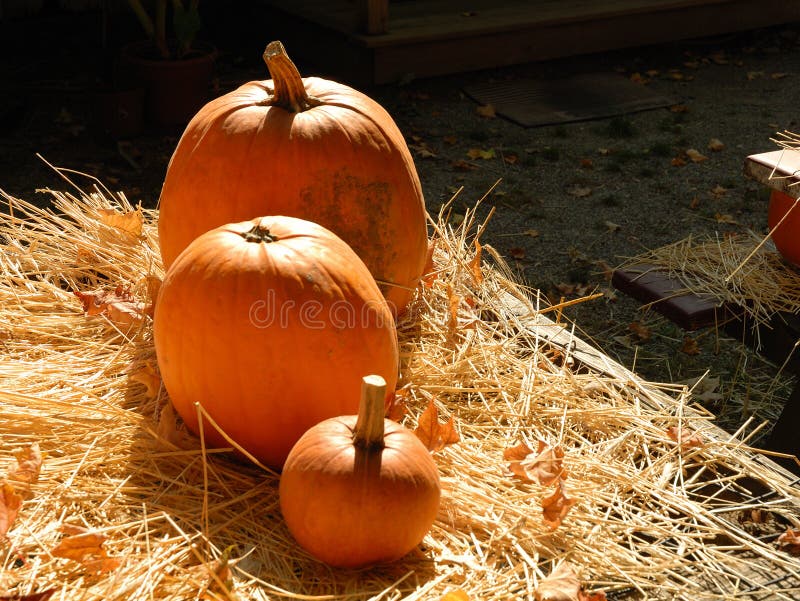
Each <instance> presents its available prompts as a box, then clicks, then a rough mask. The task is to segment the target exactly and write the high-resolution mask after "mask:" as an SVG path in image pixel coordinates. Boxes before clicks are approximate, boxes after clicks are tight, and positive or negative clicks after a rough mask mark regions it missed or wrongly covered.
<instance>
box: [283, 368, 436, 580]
mask: <svg viewBox="0 0 800 601" xmlns="http://www.w3.org/2000/svg"><path fill="white" fill-rule="evenodd" d="M384 389H385V382H384V381H383V379H382V378H380V377H379V376H375V375H372V376H367V377H365V378H364V384H363V393H362V395H363V396H362V402H361V406H360V407H359V411H358V415H357V416H356V415H350V416H342V417H334V418H331V419H328V420H325V421H324V422H321V423H319V424H317V425H316V426H314V427H313V428H311V429H310V430H309V431H308V432H306V433H305V434H304V435H303V437H302V438H301V439H300V440H298V441H297V444H295V446H294V447H293V448H292V450H291V452H290V453H289V457H288V458H287V459H286V464H285V465H284V469H283V474H281V480H280V485H279V493H280V506H281V512H282V513H283V517H284V519H285V520H286V525H287V526H288V528H289V531H290V532H291V533H292V535H293V536H294V538H295V540H296V541H297V542H298V543H299V544H300V546H302V547H303V548H305V549H306V551H308V552H309V553H311V554H312V555H313V556H314V557H316V558H317V559H319V560H321V561H324V562H325V563H328V564H330V565H332V566H336V567H344V568H358V567H366V566H369V565H372V564H377V563H385V562H389V561H394V560H396V559H399V558H401V557H402V556H403V555H405V554H407V553H408V552H409V551H411V550H412V549H413V548H414V547H416V546H417V545H418V544H419V543H420V541H422V539H423V538H424V537H425V534H426V533H427V532H428V530H429V529H430V527H431V525H432V524H433V522H434V520H435V519H436V514H437V513H438V510H439V497H440V495H441V491H440V484H439V473H438V470H437V468H436V464H435V463H434V461H433V459H432V458H431V456H430V453H429V452H428V449H427V448H426V447H425V445H423V444H422V442H420V440H419V439H418V438H417V436H416V435H415V434H414V433H413V432H411V431H410V430H408V429H406V428H404V427H403V426H401V425H400V424H398V423H397V422H393V421H391V420H388V419H384V417H383V396H384Z"/></svg>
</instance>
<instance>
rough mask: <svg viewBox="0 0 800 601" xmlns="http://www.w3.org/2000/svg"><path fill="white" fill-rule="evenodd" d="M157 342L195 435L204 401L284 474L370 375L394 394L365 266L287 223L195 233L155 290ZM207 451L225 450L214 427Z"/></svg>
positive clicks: (391, 328)
mask: <svg viewBox="0 0 800 601" xmlns="http://www.w3.org/2000/svg"><path fill="white" fill-rule="evenodd" d="M153 336H154V339H155V349H156V356H157V359H158V366H159V369H160V372H161V377H162V379H163V382H164V386H165V388H166V390H167V392H168V393H169V397H170V400H171V401H172V404H173V405H174V407H175V410H176V411H177V413H178V414H179V415H180V416H181V417H182V418H183V420H184V421H185V422H186V424H187V426H188V428H189V429H190V430H192V431H193V432H195V433H198V432H199V425H198V416H197V407H196V406H195V403H200V404H201V405H202V407H203V408H204V409H205V411H206V412H207V413H208V414H209V416H210V417H211V418H212V419H213V420H214V421H215V422H216V423H217V424H218V425H219V427H220V428H221V429H222V430H223V431H224V432H225V433H226V434H227V435H228V436H229V437H231V438H232V439H233V440H234V441H236V442H237V443H238V444H239V445H241V446H242V447H243V448H244V449H245V450H247V451H248V452H249V453H251V454H252V455H254V456H255V457H256V458H257V459H258V460H260V461H261V462H263V463H265V464H266V465H269V466H270V467H273V468H275V469H280V468H281V467H282V466H283V462H284V460H285V459H286V455H287V454H288V453H289V450H290V449H291V448H292V445H294V443H295V442H297V440H298V439H299V438H300V436H301V435H302V434H303V433H304V432H305V431H306V430H307V429H308V428H310V427H311V426H312V425H314V424H316V423H318V422H320V421H322V420H324V419H327V418H329V417H332V416H336V415H343V414H349V413H353V412H355V411H356V410H357V408H358V403H359V398H360V389H361V379H362V376H363V374H364V373H365V372H368V373H376V374H380V375H381V376H382V377H384V378H385V379H386V381H387V384H388V390H389V391H390V392H392V391H393V390H394V387H395V383H396V380H397V369H398V348H397V333H396V330H395V325H394V319H393V317H392V314H391V312H390V311H389V308H388V307H387V305H386V302H385V301H384V299H383V297H382V296H381V293H380V291H379V290H378V287H377V285H376V284H375V281H374V280H373V279H372V276H371V275H370V273H369V271H368V270H367V268H366V266H365V265H364V264H363V262H361V260H360V259H359V258H358V257H357V256H356V254H355V253H354V252H353V251H352V249H351V248H350V247H349V246H347V244H345V243H344V242H343V241H342V240H341V239H339V238H338V237H337V236H336V235H334V234H333V233H332V232H330V231H328V230H326V229H324V228H323V227H321V226H319V225H317V224H315V223H311V222H309V221H304V220H301V219H296V218H292V217H280V216H277V217H261V218H258V219H255V220H252V221H246V222H242V223H235V224H228V225H224V226H222V227H220V228H217V229H214V230H211V231H209V232H207V233H205V234H203V235H202V236H199V237H198V238H196V239H195V240H194V241H193V242H192V243H191V244H190V245H189V246H188V247H187V248H186V249H185V250H184V251H183V252H182V253H181V254H180V255H179V256H178V258H177V259H176V260H175V261H174V262H173V264H172V266H171V267H170V269H169V271H168V272H167V274H166V276H165V278H164V282H163V284H162V286H161V289H160V291H159V296H158V301H157V303H156V308H155V316H154V325H153ZM204 434H205V440H206V443H207V444H208V445H209V446H217V447H219V446H229V443H228V442H226V441H225V438H224V437H223V436H222V435H221V434H220V433H219V432H218V431H216V430H215V429H214V428H213V427H212V426H211V425H210V424H209V423H205V425H204Z"/></svg>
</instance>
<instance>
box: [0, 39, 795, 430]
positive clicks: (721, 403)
mask: <svg viewBox="0 0 800 601" xmlns="http://www.w3.org/2000/svg"><path fill="white" fill-rule="evenodd" d="M85 50H86V48H84V51H85ZM288 50H289V53H290V54H291V48H289V49H288ZM257 58H258V57H254V60H250V59H249V58H243V57H241V56H239V55H237V54H236V52H223V53H222V54H221V56H220V62H219V65H218V75H219V80H218V87H219V90H220V92H224V91H227V89H230V88H232V87H234V86H235V85H237V84H238V83H241V82H244V81H247V80H249V79H261V78H264V77H265V73H264V69H263V68H262V66H261V65H260V64H259V63H258V61H257ZM84 59H85V60H88V59H87V58H86V56H85V55H83V56H82V57H79V58H76V57H75V56H71V55H69V53H62V54H58V55H52V54H50V55H42V56H35V55H31V56H29V57H28V61H27V62H26V61H18V60H16V59H15V60H13V61H11V62H10V63H9V60H10V59H9V58H8V57H6V58H5V59H3V60H4V61H6V63H7V64H6V65H4V66H5V67H6V68H7V69H8V72H9V74H10V75H9V79H8V80H7V82H6V85H11V86H12V87H14V86H16V90H17V93H15V94H13V95H8V94H7V95H5V97H4V99H3V100H2V102H0V109H1V110H0V117H1V119H0V128H2V129H0V131H2V132H3V135H2V137H1V138H0V156H2V157H3V158H2V160H0V188H2V189H4V190H5V191H6V192H8V193H10V194H12V195H15V196H19V197H23V198H26V199H28V200H35V199H36V198H39V199H41V201H42V202H47V197H46V195H40V194H38V193H37V192H36V190H37V189H38V188H43V187H47V186H51V187H56V188H59V189H64V188H65V184H64V182H62V181H60V180H59V179H58V178H57V177H55V175H54V173H53V172H52V170H50V169H49V168H48V167H47V166H46V165H45V164H44V163H43V162H42V161H41V160H39V159H38V158H36V156H35V153H37V152H38V153H41V154H42V155H44V156H45V158H46V159H47V160H48V161H50V162H51V163H53V164H55V165H59V166H62V167H68V168H72V169H77V170H81V171H84V172H88V173H91V174H94V175H96V176H97V177H99V178H100V179H101V180H102V181H103V182H104V183H106V184H107V185H108V186H109V187H111V188H116V189H121V190H123V191H124V192H125V193H126V194H127V195H128V197H129V199H131V200H134V201H139V200H141V201H142V203H143V204H144V205H145V206H155V203H156V201H157V198H158V194H159V190H160V186H161V182H162V181H163V176H164V172H165V169H166V164H167V161H168V160H169V156H170V154H171V152H172V149H173V148H174V146H175V144H176V142H177V139H178V135H179V133H180V132H169V133H167V134H164V133H163V132H162V133H156V132H150V133H148V134H146V135H143V136H141V137H138V138H135V139H133V140H130V141H127V142H125V143H123V144H122V145H121V146H118V145H117V144H114V143H111V142H107V141H103V140H100V139H98V138H97V137H96V136H94V135H92V128H91V117H92V112H91V106H90V104H89V103H88V102H87V98H86V96H85V94H82V93H81V90H82V89H85V84H86V82H87V78H89V77H90V76H89V75H87V72H88V71H87V63H86V62H85V60H84ZM82 61H83V62H82ZM300 66H301V69H302V70H303V72H304V73H305V74H314V71H313V66H303V65H300ZM591 71H617V72H620V73H622V74H624V75H626V76H628V77H632V78H634V79H636V80H637V81H641V82H642V85H647V86H649V87H650V88H652V89H653V90H654V91H657V92H658V93H660V94H663V95H665V96H669V97H671V98H674V99H675V100H676V106H677V107H678V108H676V107H672V108H671V109H667V108H665V109H658V110H651V111H646V112H641V113H637V114H632V115H627V116H624V117H618V118H611V119H604V120H597V121H586V122H581V123H571V124H566V125H557V126H547V127H539V128H531V129H526V128H523V127H520V126H518V125H515V124H514V123H511V122H509V121H506V120H504V119H502V118H500V117H493V118H492V117H485V116H482V115H481V114H480V112H479V111H478V110H477V108H478V107H477V105H476V104H475V103H474V102H473V101H472V100H470V99H469V98H468V97H466V95H465V94H464V93H463V91H462V89H463V87H464V86H466V85H468V84H469V83H474V82H484V81H487V80H490V79H493V78H494V79H502V78H516V77H541V78H548V77H556V76H563V75H566V74H569V73H576V72H591ZM9 82H10V83H9ZM365 91H367V92H368V93H369V94H370V95H372V96H373V97H374V98H376V99H377V100H378V101H380V102H381V103H382V104H383V105H384V106H385V107H386V108H387V109H388V110H389V112H390V113H391V114H392V115H393V116H394V118H395V120H396V121H397V123H398V125H399V126H400V128H401V130H402V131H403V132H404V133H405V135H406V136H407V140H408V142H409V144H410V145H411V146H412V148H413V152H414V154H415V159H416V163H417V168H418V171H419V174H420V178H421V181H422V184H423V189H424V192H425V195H426V199H427V203H428V207H429V211H430V212H431V213H432V214H436V213H438V211H439V209H440V208H441V207H442V205H443V204H445V203H446V202H448V201H449V200H450V199H451V198H452V197H453V195H454V194H455V193H456V192H457V191H459V190H460V192H459V193H458V196H457V197H456V198H455V200H454V201H453V203H452V210H453V214H454V218H458V215H461V214H463V212H464V211H465V210H467V209H471V208H474V207H475V206H476V204H477V203H478V201H479V199H481V198H484V197H485V198H484V200H483V201H482V202H481V204H480V206H479V208H478V213H479V215H480V216H485V215H487V214H488V212H489V211H490V210H491V209H494V214H493V217H492V219H491V220H490V222H489V227H488V229H487V230H486V232H485V234H484V235H483V238H482V242H483V243H484V244H491V245H492V246H494V247H495V248H497V249H498V250H499V251H500V252H501V253H502V254H503V255H504V256H506V257H507V258H508V260H509V261H510V263H511V264H512V266H513V267H514V268H515V269H516V270H517V271H518V273H519V275H520V278H522V279H523V280H524V281H525V282H526V283H527V284H529V285H530V286H531V287H532V288H535V289H539V290H541V291H542V293H543V294H545V295H547V296H548V297H549V298H550V299H552V300H556V301H557V300H558V299H559V298H561V297H565V298H567V299H570V298H580V297H582V296H585V295H586V294H589V293H591V292H596V291H599V292H603V294H604V296H603V297H602V298H600V299H597V300H593V301H590V302H585V303H581V304H578V305H575V306H573V307H570V308H568V309H567V310H566V311H565V316H566V317H567V318H568V319H570V320H574V321H575V322H576V323H577V325H578V327H579V328H580V329H581V330H582V331H583V336H584V337H586V338H587V339H590V340H592V341H593V342H594V343H595V344H596V345H597V346H598V347H599V348H601V349H602V350H604V351H605V352H606V353H608V354H609V355H611V356H612V357H614V358H616V359H618V360H619V361H620V362H621V363H623V364H624V365H626V366H628V367H633V368H634V369H635V370H637V371H638V372H639V373H640V374H641V375H642V376H643V377H645V378H647V379H650V380H652V381H655V382H672V381H682V380H685V379H689V378H694V377H698V376H700V375H702V374H703V373H704V372H705V371H706V370H709V372H710V376H711V378H713V380H710V381H712V382H713V383H714V386H711V387H710V388H711V389H710V390H708V391H707V394H705V395H704V399H703V402H704V403H706V404H707V405H708V407H709V408H710V409H711V410H712V411H714V412H715V413H718V414H720V424H721V425H723V426H724V427H726V428H729V429H735V428H737V427H738V425H739V424H740V423H742V422H743V420H745V419H747V417H749V416H751V415H753V414H755V416H756V417H757V418H769V417H771V416H774V415H775V414H776V413H777V412H778V411H779V410H780V407H781V403H782V402H783V400H785V398H786V396H787V395H788V390H789V386H790V385H791V383H792V382H791V379H790V378H788V377H783V376H778V375H777V374H778V371H777V370H776V368H775V367H774V366H771V365H769V364H768V363H766V362H765V361H763V360H762V359H761V358H760V357H759V356H758V355H755V354H753V353H752V352H750V351H749V350H748V349H746V348H745V347H743V346H742V345H740V344H738V343H736V342H735V341H733V340H729V339H725V338H724V337H723V338H720V337H718V336H717V335H716V333H714V332H709V331H705V332H701V333H698V334H694V336H696V338H697V340H698V343H699V348H700V353H699V354H697V355H687V354H685V353H683V352H681V351H680V348H681V346H682V344H683V339H684V335H685V332H682V331H681V330H679V329H677V328H676V327H675V326H673V325H672V324H670V323H669V322H667V321H666V320H664V319H662V318H659V317H658V316H657V315H654V314H651V313H646V314H645V313H642V312H641V311H640V309H639V306H638V305H637V304H636V303H635V302H633V301H631V300H630V299H628V298H625V297H622V296H620V295H619V294H618V293H615V292H614V291H613V289H612V288H611V287H610V282H609V275H610V268H612V267H614V266H617V265H619V264H620V263H621V262H622V261H623V260H624V259H625V258H626V257H631V256H635V255H638V254H640V253H641V252H643V251H644V250H646V249H653V248H657V247H659V246H662V245H664V244H669V243H672V242H675V241H677V240H680V239H683V238H685V237H686V236H689V235H690V234H691V235H696V236H706V235H715V234H718V233H719V234H724V233H725V232H742V231H745V230H747V229H751V230H753V231H755V232H758V233H763V232H765V231H766V213H767V194H765V191H764V189H763V187H762V186H761V185H759V184H756V183H754V182H751V181H749V180H747V179H746V178H745V177H744V176H743V175H742V164H743V161H744V158H745V157H746V156H747V155H749V154H752V153H756V152H762V151H767V150H772V149H774V148H775V145H774V143H773V142H772V141H771V140H770V138H771V137H773V136H774V135H775V133H776V132H779V131H783V130H788V131H797V130H798V129H800V126H798V123H797V120H798V119H799V118H800V115H798V113H797V108H796V103H797V98H798V92H800V26H798V27H781V28H775V29H769V30H759V31H755V32H748V33H744V34H738V35H730V36H725V37H720V38H713V39H705V40H695V41H690V42H684V43H678V44H671V45H664V46H658V47H653V48H646V49H635V50H626V51H620V52H614V53H606V54H599V55H593V56H590V57H579V58H573V59H569V60H562V61H551V62H547V63H539V64H530V65H524V66H519V67H513V68H504V69H501V70H496V71H483V72H476V73H468V74H459V75H453V76H448V77H441V78H435V79H429V80H419V81H411V82H407V83H405V84H404V85H400V86H385V87H380V88H375V89H371V90H365ZM712 140H718V141H719V143H720V144H715V145H714V146H715V148H716V150H712V149H710V148H709V144H710V143H711V141H712ZM689 149H695V150H697V151H699V152H700V153H702V154H703V155H705V156H706V157H707V160H704V161H703V162H699V163H695V162H692V161H691V160H688V159H687V155H686V152H687V150H689ZM477 151H482V152H483V153H485V154H486V155H487V156H488V157H489V158H480V157H478V158H473V156H471V153H472V155H475V154H476V152H477ZM680 159H683V160H680ZM676 162H677V163H685V164H683V165H681V166H676V165H675V163H676ZM634 322H637V323H641V324H643V325H644V326H645V327H646V328H647V329H648V330H649V332H650V334H651V336H650V338H649V340H646V341H645V340H642V339H641V338H639V337H637V335H636V333H635V332H634V331H632V330H631V327H630V326H631V324H632V323H634ZM640 331H641V330H640ZM717 378H718V381H717V380H716V379H717Z"/></svg>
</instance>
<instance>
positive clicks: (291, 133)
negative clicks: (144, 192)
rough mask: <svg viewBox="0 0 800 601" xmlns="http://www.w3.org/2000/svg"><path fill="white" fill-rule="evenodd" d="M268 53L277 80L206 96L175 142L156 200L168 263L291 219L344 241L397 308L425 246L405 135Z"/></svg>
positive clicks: (355, 100) (365, 104) (341, 88)
mask: <svg viewBox="0 0 800 601" xmlns="http://www.w3.org/2000/svg"><path fill="white" fill-rule="evenodd" d="M270 46H273V45H270ZM270 56H271V58H268V64H269V65H270V69H271V71H275V73H274V79H273V80H268V81H252V82H249V83H246V84H244V85H242V86H241V87H239V88H238V89H236V90H234V91H232V92H230V93H228V94H225V95H223V96H221V97H219V98H217V99H215V100H213V101H211V102H210V103H208V104H207V105H206V106H205V107H203V108H202V109H201V110H200V111H199V112H198V113H197V115H195V117H194V118H193V119H192V120H191V122H190V123H189V125H188V126H187V128H186V130H185V132H184V133H183V136H182V137H181V139H180V141H179V143H178V146H177V148H176V149H175V152H174V154H173V156H172V159H171V160H170V164H169V167H168V170H167V174H166V178H165V181H164V186H163V188H162V192H161V197H160V201H159V204H160V219H159V237H160V242H161V252H162V257H163V260H164V265H165V267H168V266H169V265H170V264H171V263H172V262H173V261H174V260H175V258H176V257H177V255H178V253H180V252H181V250H183V248H185V247H186V246H187V245H188V244H189V242H191V241H192V240H193V239H194V238H195V237H196V236H198V235H199V234H201V233H203V232H204V231H206V230H208V229H211V228H213V227H216V226H219V225H221V224H223V223H229V222H234V221H241V220H245V219H252V218H253V217H256V216H258V215H291V216H295V217H300V218H302V219H307V220H309V221H314V222H316V223H319V224H320V225H322V226H324V227H326V228H328V229H330V230H331V231H333V232H335V233H336V234H337V235H338V236H340V237H341V238H342V239H343V240H344V241H345V242H347V243H348V244H349V245H350V246H351V247H352V248H353V249H354V250H355V251H356V254H358V256H359V257H361V259H362V260H363V261H364V262H365V263H366V265H367V267H368V268H369V270H370V271H371V273H372V274H373V276H374V277H375V279H376V280H378V283H379V285H380V288H381V291H382V292H383V294H384V295H385V297H386V299H387V301H388V302H389V303H390V307H392V308H393V310H395V312H398V311H401V310H402V309H403V307H405V306H406V304H407V303H408V301H409V300H410V299H411V297H412V294H413V289H414V288H415V286H416V285H417V282H418V280H419V277H420V276H421V275H422V269H423V267H424V264H425V254H426V250H427V229H426V215H425V204H424V199H423V196H422V190H421V186H420V182H419V178H418V176H417V172H416V169H415V167H414V162H413V159H412V157H411V154H410V152H409V150H408V148H407V146H406V144H405V141H404V139H403V136H402V134H401V133H400V131H399V130H398V128H397V126H396V125H395V123H394V121H393V120H392V118H391V117H390V116H389V114H388V113H387V112H386V111H385V110H384V109H383V108H382V107H381V106H380V105H379V104H378V103H377V102H375V101H374V100H372V99H370V98H369V97H368V96H366V95H364V94H362V93H360V92H358V91H356V90H354V89H352V88H349V87H347V86H345V85H342V84H338V83H336V82H332V81H328V80H325V79H320V78H315V77H308V78H302V79H301V78H300V76H299V74H298V73H297V71H296V69H295V68H294V65H293V64H292V63H291V61H289V59H288V57H287V56H286V55H285V54H284V53H283V52H282V46H281V47H280V48H278V51H275V52H273V53H272V55H270ZM265 57H266V54H265ZM270 61H271V62H270ZM287 61H288V63H287ZM293 77H294V78H295V79H292V78H293ZM281 82H282V83H281ZM276 86H278V88H280V89H278V88H276Z"/></svg>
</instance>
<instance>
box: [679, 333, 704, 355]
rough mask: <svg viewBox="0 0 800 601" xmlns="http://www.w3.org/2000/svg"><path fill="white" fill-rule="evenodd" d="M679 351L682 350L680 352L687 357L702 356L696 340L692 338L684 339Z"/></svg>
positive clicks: (685, 337) (686, 337)
mask: <svg viewBox="0 0 800 601" xmlns="http://www.w3.org/2000/svg"><path fill="white" fill-rule="evenodd" d="M678 350H680V352H682V353H684V354H686V355H699V354H700V346H699V345H698V344H697V340H695V339H694V338H692V337H691V336H684V337H683V343H682V344H681V348H680V349H678Z"/></svg>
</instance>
